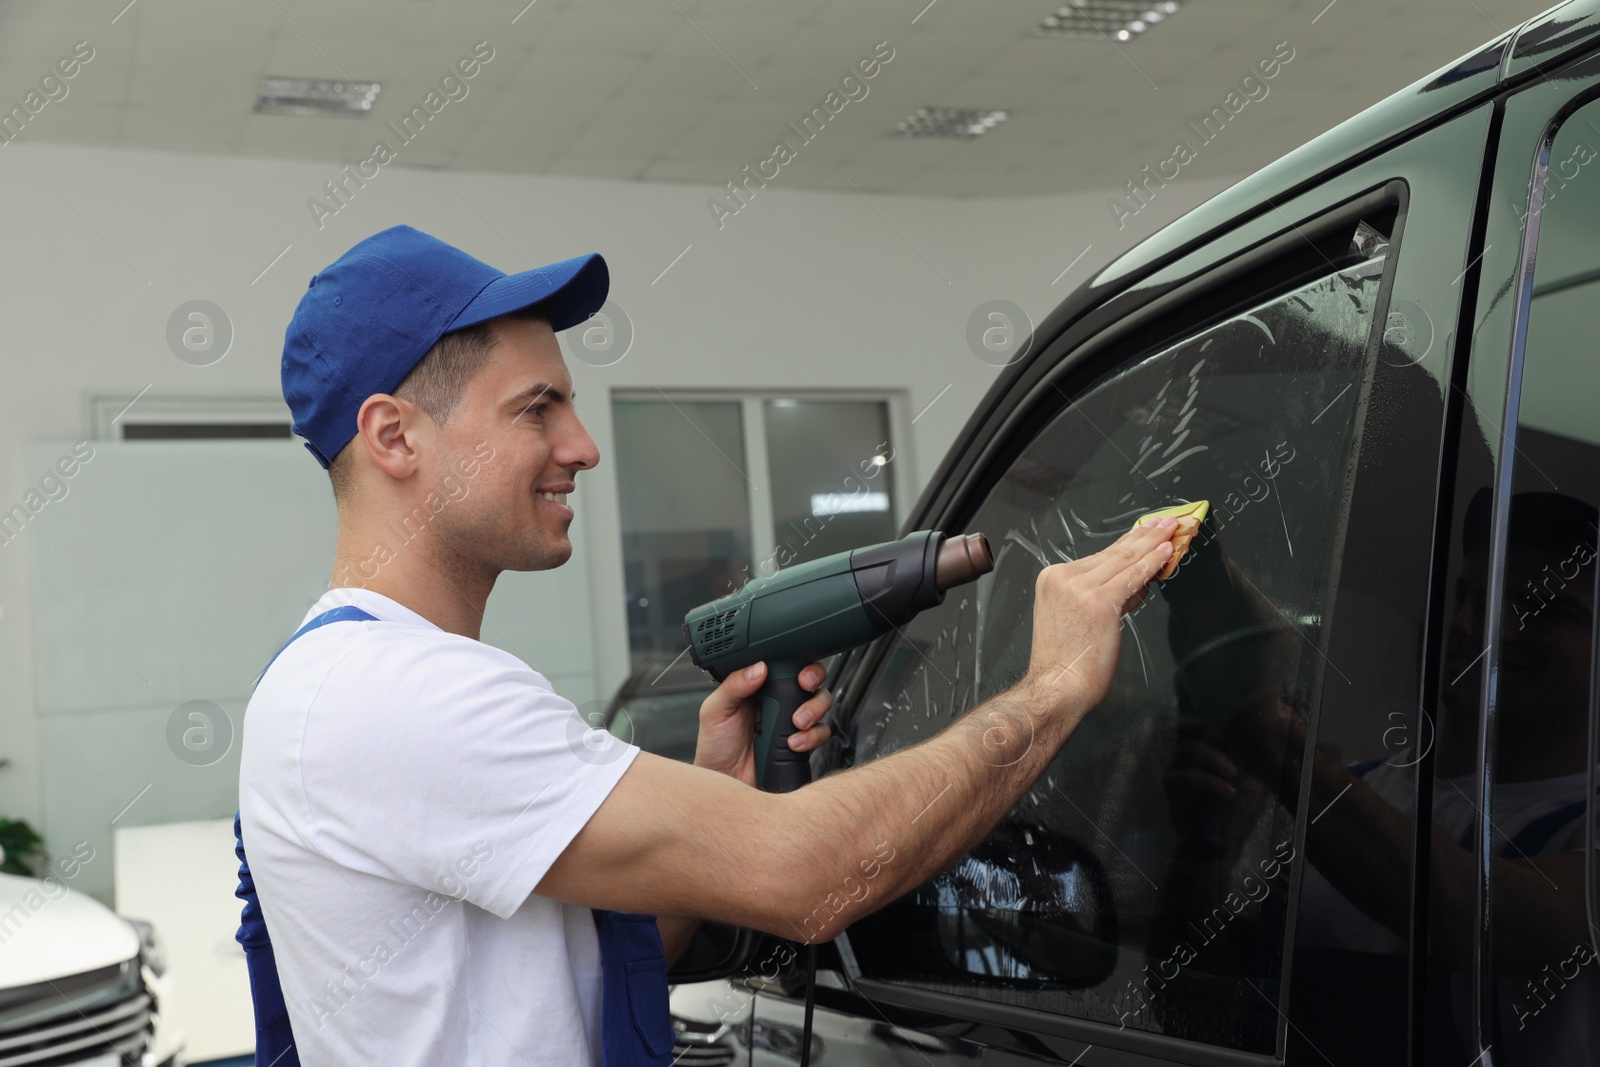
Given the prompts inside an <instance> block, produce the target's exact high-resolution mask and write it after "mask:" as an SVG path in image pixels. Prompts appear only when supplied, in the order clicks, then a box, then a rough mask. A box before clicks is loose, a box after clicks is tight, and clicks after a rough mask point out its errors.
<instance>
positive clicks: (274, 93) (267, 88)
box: [255, 78, 383, 117]
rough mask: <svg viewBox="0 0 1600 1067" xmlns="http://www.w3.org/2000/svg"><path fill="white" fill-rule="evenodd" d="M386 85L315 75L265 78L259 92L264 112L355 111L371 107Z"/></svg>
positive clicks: (259, 106)
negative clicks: (330, 79) (345, 80)
mask: <svg viewBox="0 0 1600 1067" xmlns="http://www.w3.org/2000/svg"><path fill="white" fill-rule="evenodd" d="M382 88H383V87H382V86H381V85H379V84H378V83H377V82H343V81H319V80H317V79H313V78H262V79H261V91H260V93H259V94H258V95H257V96H256V106H255V109H256V111H257V112H259V113H261V114H263V115H355V116H357V117H359V116H362V115H365V114H367V113H368V112H370V111H371V110H372V102H373V101H374V100H376V99H377V98H378V92H379V91H380V90H381V89H382Z"/></svg>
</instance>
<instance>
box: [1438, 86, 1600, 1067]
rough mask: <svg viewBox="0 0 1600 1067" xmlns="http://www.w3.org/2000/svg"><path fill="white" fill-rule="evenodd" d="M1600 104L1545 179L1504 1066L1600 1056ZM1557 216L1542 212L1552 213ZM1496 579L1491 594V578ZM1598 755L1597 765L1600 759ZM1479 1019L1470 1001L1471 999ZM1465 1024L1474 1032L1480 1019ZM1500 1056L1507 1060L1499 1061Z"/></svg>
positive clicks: (1511, 788) (1513, 590)
mask: <svg viewBox="0 0 1600 1067" xmlns="http://www.w3.org/2000/svg"><path fill="white" fill-rule="evenodd" d="M1597 149H1600V104H1590V105H1589V106H1588V107H1585V108H1583V109H1581V110H1580V111H1578V112H1577V113H1576V114H1575V115H1573V116H1571V117H1570V118H1569V119H1567V121H1566V122H1565V123H1564V124H1563V125H1562V127H1561V129H1560V130H1559V131H1558V133H1557V136H1556V138H1555V141H1554V144H1553V145H1552V147H1551V151H1550V158H1549V166H1548V169H1547V171H1546V174H1545V191H1544V207H1543V211H1542V213H1540V214H1536V215H1534V216H1533V217H1532V219H1531V220H1530V223H1531V224H1536V225H1537V226H1538V231H1537V233H1538V246H1537V247H1538V258H1537V261H1536V267H1535V270H1534V275H1533V292H1532V296H1531V300H1530V301H1529V318H1528V338H1527V347H1526V352H1525V357H1524V363H1523V373H1522V393H1521V403H1520V406H1519V408H1518V412H1517V433H1516V440H1515V445H1516V451H1515V453H1514V455H1512V456H1511V457H1509V458H1510V459H1511V460H1512V462H1513V463H1514V467H1513V471H1512V498H1511V510H1510V515H1509V524H1508V529H1507V538H1506V547H1505V554H1504V557H1503V558H1501V559H1499V560H1497V561H1496V562H1497V565H1498V567H1499V569H1500V571H1501V573H1502V575H1503V578H1504V582H1505V593H1504V600H1503V604H1502V609H1503V610H1502V613H1501V623H1500V642H1499V645H1498V653H1499V655H1498V662H1497V664H1496V667H1497V674H1496V675H1495V677H1496V679H1497V691H1496V693H1495V694H1494V705H1495V707H1496V712H1495V716H1494V722H1493V727H1492V728H1493V734H1492V736H1493V737H1494V757H1495V758H1494V761H1493V764H1492V772H1493V773H1492V782H1493V792H1492V803H1491V808H1490V825H1491V827H1492V829H1491V834H1490V839H1491V841H1492V843H1493V853H1494V859H1493V861H1492V863H1493V866H1492V868H1491V878H1490V887H1489V889H1490V902H1491V903H1490V906H1491V917H1492V950H1491V953H1490V955H1491V958H1492V961H1493V963H1492V967H1491V977H1490V978H1489V982H1490V985H1491V989H1490V998H1491V1000H1492V1002H1493V1003H1494V1005H1495V1010H1494V1022H1493V1026H1494V1033H1495V1039H1496V1042H1497V1049H1496V1051H1497V1053H1499V1056H1500V1061H1503V1062H1504V1063H1506V1064H1508V1065H1511V1067H1524V1065H1539V1067H1546V1065H1549V1067H1559V1065H1564V1064H1580V1063H1581V1064H1591V1063H1594V1062H1596V1060H1597V1059H1600V1030H1597V1026H1600V958H1597V956H1600V954H1597V953H1596V951H1595V943H1596V936H1597V935H1596V932H1595V931H1594V930H1593V929H1592V928H1591V927H1590V926H1589V923H1588V916H1587V914H1586V908H1585V900H1584V893H1585V886H1584V866H1585V865H1586V864H1589V863H1592V862H1593V858H1594V852H1593V848H1592V847H1591V844H1590V842H1589V841H1588V839H1587V837H1586V833H1585V828H1584V820H1585V814H1586V807H1587V805H1586V803H1585V797H1586V796H1587V795H1588V794H1589V792H1590V791H1591V790H1593V789H1594V788H1595V780H1594V779H1593V778H1592V777H1591V776H1590V775H1589V773H1587V772H1588V769H1589V763H1590V759H1586V758H1585V755H1584V753H1585V752H1586V751H1588V749H1589V726H1590V723H1589V720H1590V716H1591V714H1592V709H1591V707H1590V700H1591V690H1590V684H1591V683H1590V670H1591V664H1590V657H1591V648H1592V642H1593V639H1594V632H1593V631H1594V588H1595V585H1594V583H1595V562H1594V561H1595V557H1596V552H1597V544H1596V542H1597V537H1600V530H1597V522H1600V518H1597V512H1596V505H1597V504H1600V340H1597V324H1600V318H1597V317H1596V315H1595V307H1596V302H1597V301H1600V151H1597ZM1541 215H1542V217H1541ZM1480 496H1481V497H1482V499H1479V500H1475V501H1474V502H1473V503H1474V506H1475V509H1476V512H1477V514H1476V515H1474V516H1472V517H1471V520H1469V522H1468V529H1467V533H1466V551H1467V555H1468V557H1469V558H1471V557H1472V556H1474V555H1477V557H1478V558H1479V559H1487V558H1488V557H1487V555H1486V554H1487V553H1488V552H1489V550H1490V549H1489V545H1488V543H1487V542H1488V540H1489V538H1488V530H1489V523H1488V519H1489V511H1490V509H1489V501H1488V499H1487V496H1488V494H1487V492H1484V493H1481V494H1480ZM1482 573H1484V568H1483V567H1482V566H1479V567H1468V568H1466V574H1467V575H1468V576H1469V577H1468V578H1465V579H1463V584H1464V586H1466V588H1463V589H1461V590H1458V603H1459V605H1460V608H1461V610H1458V611H1457V612H1456V613H1455V614H1454V616H1453V621H1454V622H1455V623H1456V625H1454V626H1453V627H1452V629H1451V631H1450V634H1449V636H1450V638H1451V639H1452V647H1451V648H1450V649H1448V650H1447V651H1448V652H1449V654H1450V655H1451V656H1452V657H1453V661H1454V662H1465V661H1468V660H1471V659H1472V658H1473V657H1477V656H1480V654H1481V653H1483V652H1486V651H1487V648H1486V647H1485V640H1486V639H1485V637H1484V635H1483V634H1482V633H1479V632H1476V629H1477V628H1476V626H1475V625H1474V624H1475V622H1476V619H1478V618H1480V617H1481V609H1480V614H1474V612H1473V611H1472V610H1471V608H1472V603H1473V601H1474V599H1477V600H1478V601H1479V602H1480V603H1481V600H1482V596H1483V590H1482V589H1481V588H1479V589H1473V588H1471V584H1472V582H1473V581H1474V580H1476V579H1477V575H1480V574H1482ZM1479 584H1481V582H1480V583H1479ZM1485 673H1486V672H1485V671H1484V670H1483V669H1481V668H1480V667H1474V668H1473V669H1472V670H1470V671H1469V672H1468V673H1467V675H1466V677H1465V678H1463V679H1462V681H1461V683H1460V684H1459V685H1457V686H1454V687H1452V688H1451V689H1447V690H1446V698H1447V701H1446V704H1445V707H1444V709H1443V713H1444V714H1448V715H1453V716H1458V717H1460V718H1461V719H1463V720H1465V721H1466V723H1467V724H1468V726H1469V727H1470V729H1467V730H1463V731H1461V732H1462V733H1464V734H1465V735H1466V736H1469V737H1473V738H1475V737H1476V736H1477V733H1478V729H1477V727H1478V723H1479V715H1480V706H1481V700H1482V687H1483V684H1484V681H1485ZM1463 755H1466V757H1467V758H1466V759H1460V758H1455V756H1456V754H1454V753H1451V752H1449V751H1444V752H1441V753H1440V758H1439V766H1438V772H1437V788H1436V790H1435V799H1434V821H1435V824H1436V826H1437V829H1436V831H1435V832H1436V833H1440V832H1442V833H1443V834H1444V835H1445V836H1447V837H1448V838H1450V844H1449V845H1447V846H1445V848H1446V849H1448V850H1450V852H1451V853H1453V852H1454V851H1456V850H1458V849H1459V850H1460V851H1461V852H1462V853H1463V857H1462V859H1463V862H1464V861H1466V860H1468V859H1470V858H1471V856H1470V849H1471V844H1472V836H1473V834H1474V833H1475V832H1476V831H1477V823H1478V819H1477V814H1478V810H1479V806H1478V804H1477V800H1476V797H1475V789H1474V786H1475V776H1474V774H1473V771H1474V768H1473V766H1472V765H1471V763H1470V762H1468V761H1469V760H1470V759H1471V755H1470V754H1463ZM1591 758H1592V757H1591ZM1461 1003H1462V1006H1463V1007H1464V1006H1465V1004H1466V1003H1467V1002H1466V1001H1464V1000H1463V1001H1462V1002H1461ZM1465 1021H1466V1020H1465V1019H1459V1020H1458V1023H1464V1022H1465ZM1497 1062H1499V1061H1497Z"/></svg>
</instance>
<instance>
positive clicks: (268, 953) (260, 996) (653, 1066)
mask: <svg viewBox="0 0 1600 1067" xmlns="http://www.w3.org/2000/svg"><path fill="white" fill-rule="evenodd" d="M373 618H374V616H372V615H370V614H368V613H367V612H365V611H362V610H361V609H360V608H358V607H355V606H353V605H350V604H346V605H343V606H341V607H337V608H333V609H331V610H329V611H325V612H323V613H322V614H321V615H318V616H317V617H316V618H314V619H312V620H311V621H310V622H308V623H306V624H305V625H304V626H302V627H300V629H299V630H297V631H296V632H295V635H294V637H291V638H289V640H288V641H286V642H284V646H283V648H288V647H289V646H290V645H291V644H293V643H294V641H295V639H296V638H298V637H300V636H301V635H302V634H305V633H308V632H309V631H311V630H315V629H316V628H317V627H319V626H325V625H327V624H328V623H330V622H342V621H345V620H370V619H373ZM283 648H280V649H279V650H278V655H276V656H273V657H272V660H269V661H268V663H267V667H268V668H270V667H271V666H272V663H273V662H274V661H276V660H277V658H278V656H281V655H283ZM261 673H262V675H265V674H266V673H267V672H266V670H263V671H262V672H261ZM256 681H257V684H260V679H259V678H258V679H257V680H256ZM233 843H234V848H233V852H234V855H236V856H238V857H239V888H238V889H237V890H235V892H234V894H233V895H234V896H236V897H238V898H239V899H240V900H242V901H244V909H243V911H242V912H241V914H240V916H239V932H238V933H237V934H235V935H234V940H236V941H238V942H239V944H240V945H242V946H244V957H245V965H246V967H247V969H248V971H249V973H250V1000H251V1003H252V1006H253V1007H254V1009H255V1020H256V1063H257V1064H259V1065H261V1067H268V1065H271V1067H300V1057H299V1055H298V1054H297V1053H296V1052H295V1051H294V1034H293V1033H292V1032H291V1031H290V1029H289V1010H288V1008H287V1006H286V1005H285V1004H284V1002H283V989H282V987H281V986H280V985H279V984H278V965H277V961H276V960H275V959H274V957H273V952H272V939H271V938H270V937H268V936H267V924H266V920H265V919H263V918H262V915H261V902H260V901H259V900H257V899H256V887H255V880H254V879H252V878H251V876H250V864H249V862H248V861H247V860H246V859H245V855H244V838H243V835H242V834H241V832H240V829H239V815H238V813H237V812H235V813H234V816H233ZM594 916H595V925H596V926H597V927H598V929H599V933H600V970H601V975H602V980H603V989H604V991H603V994H602V998H601V1007H600V1034H601V1046H602V1050H603V1053H604V1063H605V1067H668V1065H669V1064H670V1063H671V1062H672V1042H673V1032H672V1018H671V1015H670V1013H669V1011H668V1008H667V958H666V951H665V949H664V948H663V947H662V944H661V932H660V930H659V929H658V928H657V926H656V920H655V918H654V917H653V916H649V915H634V914H632V913H630V912H620V911H602V910H599V909H595V911H594Z"/></svg>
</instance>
